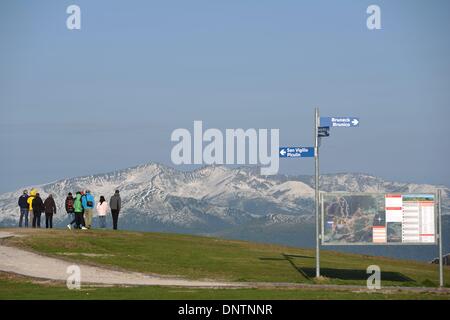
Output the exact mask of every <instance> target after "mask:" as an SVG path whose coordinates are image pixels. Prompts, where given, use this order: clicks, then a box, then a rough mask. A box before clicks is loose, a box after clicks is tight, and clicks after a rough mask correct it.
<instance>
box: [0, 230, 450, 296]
mask: <svg viewBox="0 0 450 320" xmlns="http://www.w3.org/2000/svg"><path fill="white" fill-rule="evenodd" d="M14 236H21V235H15V234H13V233H11V232H3V231H0V239H5V238H9V237H14ZM71 265H74V263H73V262H67V261H64V260H61V259H57V258H51V257H47V256H42V255H39V254H36V253H33V252H29V251H26V250H23V249H20V248H15V247H9V246H4V245H0V271H4V272H11V273H16V274H20V275H24V276H28V277H32V278H40V279H48V280H56V281H64V282H65V281H66V280H67V277H68V276H69V274H68V273H67V267H69V266H71ZM76 265H77V266H78V267H80V270H81V284H82V285H83V284H102V285H153V286H177V287H197V288H266V289H268V288H298V289H323V290H347V291H348V290H350V291H361V292H363V291H370V290H368V289H367V288H366V287H364V286H357V285H326V284H323V285H322V284H300V283H273V282H264V283H261V282H258V283H242V282H228V283H227V282H218V281H206V280H204V281H196V280H186V279H180V278H175V277H163V276H154V275H146V274H143V273H138V272H125V271H116V270H110V269H107V268H101V267H94V266H89V265H83V264H76ZM399 291H409V292H433V293H438V292H439V293H443V294H450V289H448V288H442V289H441V288H421V287H385V288H383V289H382V290H381V292H385V293H389V292H399Z"/></svg>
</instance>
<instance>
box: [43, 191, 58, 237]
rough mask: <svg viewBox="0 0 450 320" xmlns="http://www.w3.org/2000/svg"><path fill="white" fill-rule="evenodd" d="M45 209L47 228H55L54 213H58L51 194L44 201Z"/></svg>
mask: <svg viewBox="0 0 450 320" xmlns="http://www.w3.org/2000/svg"><path fill="white" fill-rule="evenodd" d="M44 211H45V228H46V229H48V228H49V227H50V229H52V228H53V215H54V214H56V204H55V200H54V199H53V195H51V194H49V195H48V197H47V199H45V201H44Z"/></svg>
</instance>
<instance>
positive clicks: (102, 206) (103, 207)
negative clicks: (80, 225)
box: [97, 196, 109, 229]
mask: <svg viewBox="0 0 450 320" xmlns="http://www.w3.org/2000/svg"><path fill="white" fill-rule="evenodd" d="M108 211H109V206H108V202H106V201H105V197H104V196H100V201H99V202H98V203H97V213H98V219H99V222H100V228H102V229H105V228H106V213H107V212H108Z"/></svg>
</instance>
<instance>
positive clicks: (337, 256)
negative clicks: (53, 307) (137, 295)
mask: <svg viewBox="0 0 450 320" xmlns="http://www.w3.org/2000/svg"><path fill="white" fill-rule="evenodd" d="M13 232H15V233H18V234H20V233H24V234H26V236H24V237H13V238H9V239H6V240H3V241H4V243H5V244H7V245H13V246H18V247H22V248H25V249H28V250H32V251H36V252H40V253H43V254H46V255H50V256H54V257H59V258H62V259H66V260H73V261H76V262H83V263H88V264H95V265H101V266H107V267H113V268H119V269H123V270H131V271H138V272H145V273H156V274H160V275H174V276H181V277H184V278H188V279H214V280H224V281H241V282H289V283H308V284H314V283H318V282H320V283H321V284H352V285H363V286H365V285H366V279H367V277H368V275H367V274H366V268H367V267H368V266H369V265H373V264H375V265H378V266H380V268H381V270H382V275H381V281H382V286H383V287H386V286H415V287H423V286H427V287H432V286H437V284H438V266H437V265H430V264H427V263H421V262H416V261H404V260H394V259H389V258H380V257H371V256H364V255H356V254H347V253H338V252H332V251H323V252H322V255H321V261H322V265H321V267H322V275H323V276H324V278H323V279H320V280H316V279H314V275H315V269H314V267H315V260H314V252H313V251H312V250H309V249H300V248H293V247H286V246H278V245H267V244H257V243H251V242H245V241H231V240H222V239H217V238H209V237H199V236H190V235H179V234H166V233H164V234H163V233H141V232H126V231H116V232H114V231H100V230H93V231H68V230H55V229H54V230H50V231H48V230H31V229H28V230H25V229H22V230H18V229H14V230H13ZM445 275H446V283H450V270H449V268H447V267H446V270H445ZM0 279H1V281H2V284H3V287H5V285H7V284H8V283H9V284H10V286H9V287H14V286H15V287H17V288H18V287H20V285H24V284H23V279H19V280H18V279H14V280H12V279H11V277H5V276H3V277H0ZM11 281H16V283H15V285H14V286H13V285H11ZM17 281H19V282H20V285H19V284H18V283H17ZM100 290H101V289H100ZM108 290H109V292H110V293H111V294H112V292H113V291H114V290H110V289H108ZM127 290H128V289H127ZM129 290H131V291H132V292H141V291H142V290H143V291H144V292H145V290H147V293H148V292H149V291H151V290H153V291H154V290H162V292H166V291H167V290H168V289H163V288H159V289H156V288H152V289H150V288H149V289H143V288H139V289H136V288H135V289H129ZM133 290H134V291H133ZM66 291H68V290H66ZM153 291H152V292H153ZM193 291H195V292H202V294H204V295H205V296H206V297H214V295H212V296H211V294H209V295H208V294H206V292H208V291H214V290H211V289H208V290H206V289H204V290H203V291H202V290H201V289H196V290H193ZM224 291H227V290H226V289H225V290H216V291H214V292H216V293H217V294H219V292H222V293H221V294H222V295H223V292H224ZM240 291H242V290H241V289H239V290H237V291H236V290H235V289H233V290H228V292H229V294H231V296H232V297H234V298H239V297H236V296H234V295H236V294H238V292H240ZM275 291H277V290H268V292H271V294H272V295H270V294H268V295H267V296H264V295H263V296H264V297H266V298H271V297H274V298H276V297H278V294H279V292H278V293H276V292H275ZM28 292H32V288H31V287H30V288H29V291H28ZM242 292H245V290H243V291H242ZM249 292H251V290H250V291H249ZM262 292H264V291H259V294H262ZM283 292H284V293H286V290H284V291H283ZM310 292H314V290H312V291H310ZM166 293H167V292H166ZM316 293H317V294H318V296H317V297H322V298H332V297H339V296H340V295H342V294H344V293H342V292H341V293H339V294H338V293H336V295H335V296H333V295H331V296H330V292H329V293H328V294H326V293H324V292H323V290H322V291H321V290H317V292H316ZM10 294H11V292H10ZM71 294H73V293H71ZM161 294H162V293H161ZM229 294H228V295H227V294H224V296H223V298H226V297H227V296H229ZM296 294H297V298H301V297H304V296H301V297H300V296H298V294H299V292H298V290H297V291H296ZM345 294H348V293H345ZM5 295H6V298H7V297H8V296H7V295H8V293H7V292H4V295H2V293H1V289H0V297H3V298H5ZM324 295H325V296H324ZM164 296H165V297H166V298H167V297H170V295H169V296H167V295H164V294H162V296H161V297H164ZM219 296H220V295H219ZM288 296H290V297H294V298H295V297H296V296H295V295H292V294H291V295H288ZM188 297H189V298H195V297H192V296H189V295H188ZM220 297H221V296H220ZM243 297H246V296H245V295H244V296H243ZM250 297H251V298H258V296H253V295H251V296H250ZM362 297H364V295H362V296H359V298H362ZM372 297H376V295H372ZM412 297H413V296H408V298H412ZM422 297H423V296H422ZM97 298H98V297H97ZM280 298H286V297H285V296H284V295H282V297H280ZM343 298H346V299H348V298H349V297H348V296H346V297H343ZM444 298H447V296H445V297H444Z"/></svg>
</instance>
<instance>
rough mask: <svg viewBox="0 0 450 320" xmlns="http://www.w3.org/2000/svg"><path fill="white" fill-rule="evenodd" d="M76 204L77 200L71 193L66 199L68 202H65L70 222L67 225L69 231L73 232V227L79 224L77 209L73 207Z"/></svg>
mask: <svg viewBox="0 0 450 320" xmlns="http://www.w3.org/2000/svg"><path fill="white" fill-rule="evenodd" d="M74 202H75V199H74V198H73V196H72V192H69V193H68V194H67V198H66V202H65V207H66V212H67V214H68V215H69V220H70V223H69V224H68V225H67V228H68V229H69V230H72V225H73V224H75V223H76V222H77V221H76V219H75V209H74V206H73V204H74Z"/></svg>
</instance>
